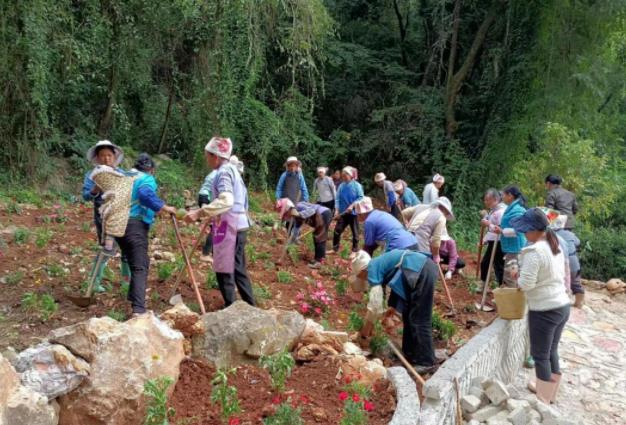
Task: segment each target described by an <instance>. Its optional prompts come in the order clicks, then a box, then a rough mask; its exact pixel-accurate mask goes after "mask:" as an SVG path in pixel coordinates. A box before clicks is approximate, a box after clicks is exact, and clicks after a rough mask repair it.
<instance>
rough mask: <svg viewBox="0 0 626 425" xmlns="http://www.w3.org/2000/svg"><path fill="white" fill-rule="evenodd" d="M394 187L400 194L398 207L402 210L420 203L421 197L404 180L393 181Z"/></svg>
mask: <svg viewBox="0 0 626 425" xmlns="http://www.w3.org/2000/svg"><path fill="white" fill-rule="evenodd" d="M393 189H394V190H395V191H396V193H397V194H398V208H400V210H403V209H405V208H409V207H414V206H416V205H419V204H420V200H419V198H418V197H417V195H416V194H415V192H413V190H412V189H411V188H410V187H409V186H408V185H407V184H406V182H405V181H404V180H396V181H395V182H394V183H393Z"/></svg>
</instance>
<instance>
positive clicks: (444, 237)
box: [439, 228, 465, 279]
mask: <svg viewBox="0 0 626 425" xmlns="http://www.w3.org/2000/svg"><path fill="white" fill-rule="evenodd" d="M439 256H440V257H441V263H442V264H447V265H448V270H447V271H446V274H445V278H446V279H452V275H453V274H454V273H457V272H459V270H461V269H463V268H464V267H465V260H463V259H462V258H461V257H459V253H458V251H457V249H456V241H455V240H454V239H452V238H451V237H450V235H449V234H448V229H446V228H444V229H443V232H442V234H441V244H440V245H439Z"/></svg>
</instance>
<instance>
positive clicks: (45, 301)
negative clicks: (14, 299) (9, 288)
mask: <svg viewBox="0 0 626 425" xmlns="http://www.w3.org/2000/svg"><path fill="white" fill-rule="evenodd" d="M21 307H22V310H24V311H26V312H29V313H34V314H36V315H37V316H38V317H39V318H40V319H41V320H42V321H44V322H46V321H47V320H48V319H49V318H50V317H52V315H53V314H54V313H55V312H56V311H57V310H58V308H59V306H58V304H57V303H56V302H55V301H54V298H53V297H52V295H49V294H43V295H39V294H36V293H33V292H27V293H25V294H24V296H23V297H22V303H21Z"/></svg>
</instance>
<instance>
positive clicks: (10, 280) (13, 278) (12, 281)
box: [5, 270, 24, 285]
mask: <svg viewBox="0 0 626 425" xmlns="http://www.w3.org/2000/svg"><path fill="white" fill-rule="evenodd" d="M5 279H6V282H7V285H17V284H19V283H20V282H21V281H22V279H24V272H23V271H21V270H17V271H14V272H13V273H9V274H8V275H6V276H5Z"/></svg>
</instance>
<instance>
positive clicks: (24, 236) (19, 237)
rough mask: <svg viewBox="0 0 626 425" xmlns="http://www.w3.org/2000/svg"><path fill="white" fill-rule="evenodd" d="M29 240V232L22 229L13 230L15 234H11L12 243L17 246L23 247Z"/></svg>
mask: <svg viewBox="0 0 626 425" xmlns="http://www.w3.org/2000/svg"><path fill="white" fill-rule="evenodd" d="M28 239H30V230H28V229H25V228H23V227H18V228H17V229H15V233H14V234H13V242H15V243H16V244H17V245H23V244H25V243H26V242H28Z"/></svg>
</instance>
